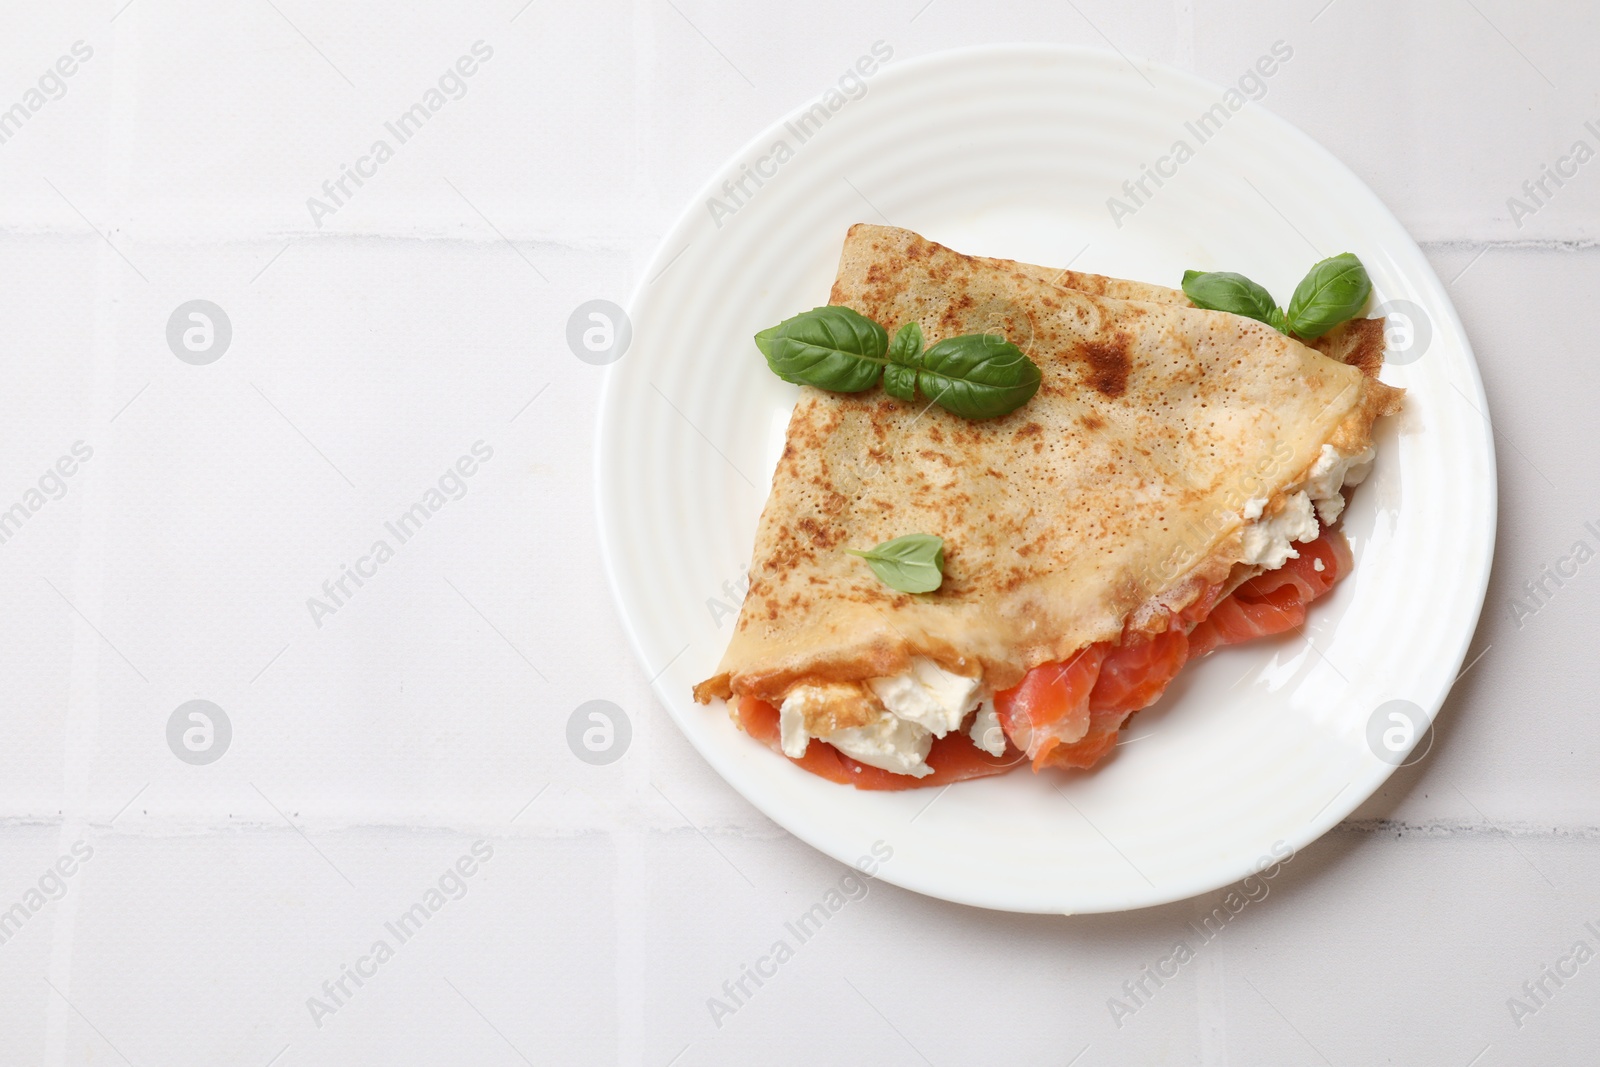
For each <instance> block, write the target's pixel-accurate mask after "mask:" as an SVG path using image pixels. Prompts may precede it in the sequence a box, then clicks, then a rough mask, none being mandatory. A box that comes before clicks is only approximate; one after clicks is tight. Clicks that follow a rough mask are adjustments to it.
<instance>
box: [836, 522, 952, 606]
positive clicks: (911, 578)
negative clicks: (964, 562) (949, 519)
mask: <svg viewBox="0 0 1600 1067" xmlns="http://www.w3.org/2000/svg"><path fill="white" fill-rule="evenodd" d="M845 551H846V552H848V553H850V554H851V555H852V556H860V557H861V558H862V559H864V560H866V561H867V566H869V567H871V568H872V573H873V574H876V575H877V576H878V580H879V581H880V582H882V583H883V584H884V585H886V586H888V587H889V588H890V589H897V590H899V591H900V592H902V593H931V592H933V591H934V590H935V589H937V588H939V586H940V585H942V584H943V583H944V539H943V538H941V537H935V536H934V535H933V534H925V533H914V534H906V535H905V536H904V537H896V538H895V539H894V540H893V541H885V542H884V543H883V544H881V545H879V546H878V547H877V548H869V549H867V550H866V551H865V552H862V551H858V550H856V549H854V548H847V549H845Z"/></svg>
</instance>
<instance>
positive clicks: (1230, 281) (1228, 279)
mask: <svg viewBox="0 0 1600 1067" xmlns="http://www.w3.org/2000/svg"><path fill="white" fill-rule="evenodd" d="M1183 293H1184V295H1185V296H1187V297H1188V298H1189V299H1190V300H1192V301H1194V303H1195V306H1196V307H1202V308H1205V309H1206V310H1207V311H1230V312H1232V313H1233V314H1235V315H1243V316H1244V317H1245V318H1247V319H1255V320H1256V321H1257V322H1264V323H1266V324H1267V325H1268V326H1271V327H1273V328H1274V329H1282V327H1281V326H1279V325H1278V324H1277V323H1275V322H1273V321H1272V320H1273V317H1274V315H1276V316H1278V317H1280V319H1281V316H1282V315H1283V312H1281V311H1279V310H1278V306H1277V305H1276V304H1274V303H1273V302H1272V294H1271V293H1269V292H1267V291H1266V289H1264V288H1263V287H1261V286H1260V285H1257V284H1256V283H1255V282H1253V281H1251V280H1250V279H1249V278H1246V277H1245V276H1244V275H1243V274H1235V273H1233V272H1232V271H1226V270H1218V271H1211V272H1209V273H1208V272H1205V271H1198V270H1186V271H1184V272H1183Z"/></svg>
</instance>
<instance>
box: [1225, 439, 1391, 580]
mask: <svg viewBox="0 0 1600 1067" xmlns="http://www.w3.org/2000/svg"><path fill="white" fill-rule="evenodd" d="M1376 454H1377V453H1376V452H1375V451H1374V450H1373V449H1372V448H1371V447H1370V446H1369V447H1367V448H1365V449H1363V450H1362V451H1360V452H1357V453H1354V454H1351V455H1345V454H1344V453H1342V452H1340V451H1339V450H1338V449H1337V448H1334V447H1333V446H1332V445H1323V446H1322V451H1321V452H1319V453H1318V454H1317V459H1316V462H1314V463H1312V465H1311V469H1310V470H1309V471H1307V472H1306V477H1305V480H1304V481H1303V482H1301V483H1300V484H1299V485H1297V486H1291V487H1290V488H1289V489H1288V490H1287V491H1286V493H1287V495H1286V496H1285V497H1284V501H1283V508H1282V509H1281V510H1280V511H1279V512H1278V513H1277V514H1276V515H1267V516H1265V517H1263V514H1262V513H1263V512H1264V511H1265V510H1266V507H1267V498H1266V497H1261V496H1258V497H1252V498H1250V499H1249V500H1247V501H1245V503H1244V507H1243V508H1242V509H1241V511H1240V514H1241V517H1242V518H1243V519H1244V520H1245V524H1244V527H1243V529H1242V530H1241V531H1240V535H1241V537H1242V540H1243V545H1242V549H1243V555H1242V557H1241V558H1240V562H1241V563H1249V564H1253V565H1255V566H1259V567H1264V568H1266V569H1267V570H1274V569H1276V568H1278V567H1281V566H1283V565H1284V563H1286V562H1287V561H1289V560H1291V559H1299V558H1300V553H1299V551H1297V550H1296V549H1295V547H1294V543H1295V542H1297V541H1298V542H1300V543H1302V544H1303V543H1306V542H1309V541H1315V540H1316V539H1317V535H1318V534H1319V533H1320V532H1321V527H1320V526H1319V525H1318V521H1317V520H1318V519H1320V520H1321V521H1322V523H1324V524H1327V523H1332V522H1334V521H1336V520H1337V519H1338V518H1339V516H1340V515H1341V514H1343V513H1344V493H1343V492H1341V490H1342V489H1343V488H1344V487H1345V486H1347V485H1360V484H1361V483H1362V482H1364V481H1365V480H1366V478H1367V475H1368V474H1369V473H1371V471H1372V460H1373V457H1374V456H1375V455H1376Z"/></svg>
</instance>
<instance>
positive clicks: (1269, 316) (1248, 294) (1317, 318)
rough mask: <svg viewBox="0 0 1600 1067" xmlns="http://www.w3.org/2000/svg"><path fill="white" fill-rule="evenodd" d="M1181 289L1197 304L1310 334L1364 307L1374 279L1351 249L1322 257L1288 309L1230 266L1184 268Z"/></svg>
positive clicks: (1309, 337) (1317, 334)
mask: <svg viewBox="0 0 1600 1067" xmlns="http://www.w3.org/2000/svg"><path fill="white" fill-rule="evenodd" d="M1183 292H1184V295H1186V296H1187V297H1188V298H1189V299H1190V300H1192V301H1194V304H1195V306H1196V307H1202V308H1206V309H1208V310H1210V311H1228V312H1232V313H1233V314H1235V315H1243V316H1244V317H1245V318H1249V319H1255V320H1256V321H1258V322H1264V323H1266V324H1267V325H1268V326H1271V327H1272V328H1273V329H1275V330H1277V331H1279V332H1280V333H1286V334H1289V335H1291V336H1294V337H1304V338H1306V339H1307V340H1314V339H1315V338H1318V337H1321V336H1322V335H1323V334H1325V333H1327V332H1328V331H1329V330H1331V329H1333V328H1334V327H1335V326H1337V325H1339V324H1340V323H1341V322H1344V321H1345V320H1347V319H1353V318H1355V317H1356V316H1357V315H1358V314H1360V313H1361V309H1362V308H1364V307H1366V304H1367V297H1369V296H1370V295H1372V279H1371V278H1369V277H1367V269H1366V268H1365V267H1363V266H1362V265H1361V260H1359V259H1357V258H1356V257H1355V255H1354V254H1353V253H1350V252H1344V253H1341V254H1339V255H1337V256H1330V257H1329V258H1327V259H1324V260H1322V261H1321V262H1319V263H1317V264H1316V265H1315V266H1313V267H1312V268H1311V270H1310V271H1308V272H1307V273H1306V276H1305V277H1304V278H1302V279H1301V281H1300V284H1299V285H1298V286H1296V287H1295V291H1294V296H1293V297H1291V298H1290V300H1289V309H1288V310H1287V311H1285V310H1283V309H1282V308H1280V307H1278V306H1277V304H1275V303H1274V302H1273V300H1272V294H1271V293H1269V292H1267V290H1266V289H1265V288H1263V287H1262V286H1260V285H1257V284H1256V283H1255V282H1253V281H1251V280H1250V279H1249V278H1246V277H1245V276H1244V275H1242V274H1234V273H1233V272H1232V271H1209V272H1207V271H1198V270H1188V271H1184V272H1183Z"/></svg>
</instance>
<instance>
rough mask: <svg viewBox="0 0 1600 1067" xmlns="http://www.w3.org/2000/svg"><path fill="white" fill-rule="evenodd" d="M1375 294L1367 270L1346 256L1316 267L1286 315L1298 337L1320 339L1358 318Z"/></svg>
mask: <svg viewBox="0 0 1600 1067" xmlns="http://www.w3.org/2000/svg"><path fill="white" fill-rule="evenodd" d="M1371 294H1372V279H1371V278H1369V277H1367V268H1365V267H1363V266H1362V265H1361V261H1360V260H1359V259H1357V258H1356V257H1355V256H1354V255H1353V254H1352V253H1349V252H1345V253H1342V254H1341V255H1337V256H1332V257H1330V258H1328V259H1325V260H1323V261H1322V262H1320V263H1318V264H1316V265H1315V266H1313V267H1312V268H1311V270H1310V271H1309V272H1307V274H1306V276H1305V278H1304V279H1303V280H1302V281H1301V282H1300V285H1299V287H1298V288H1296V289H1295V291H1294V296H1293V297H1292V298H1290V300H1289V310H1288V313H1287V314H1286V315H1285V320H1286V322H1287V324H1288V327H1289V329H1290V330H1291V331H1293V332H1294V333H1295V334H1296V335H1297V336H1300V337H1306V338H1315V337H1321V336H1322V335H1323V334H1325V333H1327V332H1328V331H1329V330H1331V329H1333V328H1334V327H1335V326H1337V325H1339V324H1340V323H1341V322H1344V321H1345V320H1346V319H1352V318H1355V316H1356V315H1357V314H1358V313H1359V312H1360V311H1361V309H1362V308H1363V307H1365V306H1366V304H1367V297H1368V296H1370V295H1371Z"/></svg>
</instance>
